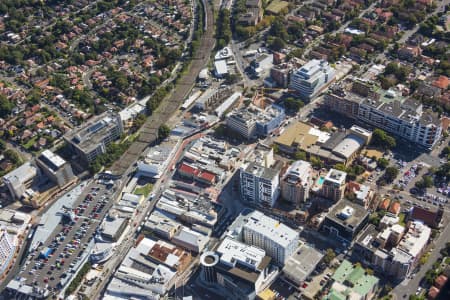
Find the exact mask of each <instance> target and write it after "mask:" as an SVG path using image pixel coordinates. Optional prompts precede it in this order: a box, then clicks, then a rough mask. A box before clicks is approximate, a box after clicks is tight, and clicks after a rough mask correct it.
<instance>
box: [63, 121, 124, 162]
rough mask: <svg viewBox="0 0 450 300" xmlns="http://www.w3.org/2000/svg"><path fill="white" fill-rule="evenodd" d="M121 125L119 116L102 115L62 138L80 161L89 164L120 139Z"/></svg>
mask: <svg viewBox="0 0 450 300" xmlns="http://www.w3.org/2000/svg"><path fill="white" fill-rule="evenodd" d="M122 133H123V124H122V121H121V119H120V116H119V115H117V114H114V113H108V112H106V113H103V114H101V115H99V116H97V117H94V118H92V119H91V120H89V121H88V122H86V124H83V126H82V127H81V128H76V129H74V130H72V131H70V132H69V133H67V134H66V135H65V136H64V139H65V141H66V142H67V144H68V145H69V147H70V149H71V150H72V152H73V153H74V154H76V155H78V156H79V157H80V159H81V161H82V162H83V163H85V164H89V163H91V162H92V161H94V160H95V158H96V157H97V156H98V155H100V154H104V153H106V150H107V147H108V145H110V144H111V143H112V142H113V141H115V140H117V139H119V138H120V136H121V134H122Z"/></svg>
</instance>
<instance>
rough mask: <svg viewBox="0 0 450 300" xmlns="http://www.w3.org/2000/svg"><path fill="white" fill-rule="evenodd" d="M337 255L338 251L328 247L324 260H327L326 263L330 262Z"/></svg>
mask: <svg viewBox="0 0 450 300" xmlns="http://www.w3.org/2000/svg"><path fill="white" fill-rule="evenodd" d="M335 257H336V253H334V251H333V249H331V248H328V249H327V251H326V253H325V256H324V258H323V261H324V262H325V264H329V263H331V261H332V260H333V259H334V258H335Z"/></svg>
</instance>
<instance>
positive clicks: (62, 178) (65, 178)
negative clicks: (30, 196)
mask: <svg viewBox="0 0 450 300" xmlns="http://www.w3.org/2000/svg"><path fill="white" fill-rule="evenodd" d="M36 163H37V165H38V166H39V167H40V168H41V169H42V171H44V173H45V175H47V176H48V177H49V178H50V180H51V181H53V182H54V183H56V184H58V186H64V185H65V184H67V183H68V182H69V181H70V180H72V179H73V178H74V177H75V175H74V174H73V171H72V167H71V166H70V164H69V163H68V162H67V161H65V160H64V159H62V158H61V157H60V156H59V155H57V154H55V153H53V152H52V151H50V150H44V151H43V152H42V153H41V155H39V156H38V157H37V158H36Z"/></svg>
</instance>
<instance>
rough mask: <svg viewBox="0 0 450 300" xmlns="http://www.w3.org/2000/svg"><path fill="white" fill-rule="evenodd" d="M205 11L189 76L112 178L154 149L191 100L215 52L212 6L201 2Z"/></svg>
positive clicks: (118, 163)
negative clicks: (162, 128)
mask: <svg viewBox="0 0 450 300" xmlns="http://www.w3.org/2000/svg"><path fill="white" fill-rule="evenodd" d="M202 3H203V9H204V19H205V20H204V24H205V28H204V32H203V36H202V38H201V39H200V46H199V48H198V50H197V51H196V53H195V55H194V58H193V59H192V61H191V64H190V66H189V71H188V72H186V73H185V74H184V75H183V77H182V78H180V80H179V81H178V83H177V84H176V87H175V89H174V90H173V92H172V93H171V94H170V95H169V96H168V97H167V98H166V99H165V100H164V101H163V102H162V103H161V104H160V106H159V107H158V109H157V110H156V111H155V112H154V113H153V114H152V115H151V116H150V117H149V118H148V119H147V121H146V122H145V123H144V125H142V127H141V129H140V135H139V138H138V139H136V140H135V141H134V142H133V144H132V145H131V146H130V147H129V148H128V150H127V151H126V152H125V153H124V154H123V155H122V157H121V158H120V159H119V160H117V161H116V162H115V163H114V164H113V166H112V167H111V172H112V173H113V174H117V175H121V174H123V173H124V172H125V171H126V170H127V169H128V167H129V166H130V165H131V164H133V163H134V162H135V161H137V160H138V159H139V157H140V155H142V153H144V151H145V149H146V148H147V147H148V146H150V145H152V144H153V143H154V142H155V141H156V140H157V138H158V128H159V126H160V125H162V124H165V123H166V122H167V121H168V120H169V119H170V117H171V116H172V115H173V114H174V113H175V112H176V111H177V110H178V108H179V107H180V106H181V104H182V103H183V101H184V99H185V98H186V97H187V96H188V94H189V92H190V91H191V89H192V87H193V86H194V84H195V81H196V79H197V76H198V74H199V73H200V71H201V69H203V68H204V67H205V66H206V65H207V64H208V60H209V58H210V56H211V52H212V50H213V49H214V45H215V39H214V20H213V18H214V13H213V8H212V4H211V3H209V1H208V0H202Z"/></svg>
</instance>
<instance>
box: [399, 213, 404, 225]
mask: <svg viewBox="0 0 450 300" xmlns="http://www.w3.org/2000/svg"><path fill="white" fill-rule="evenodd" d="M398 224H399V225H402V226H406V224H405V214H404V213H399V214H398Z"/></svg>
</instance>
